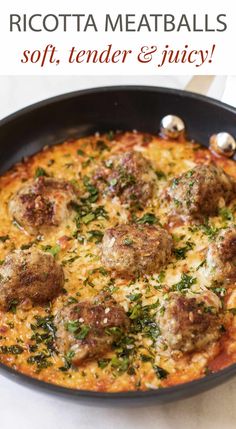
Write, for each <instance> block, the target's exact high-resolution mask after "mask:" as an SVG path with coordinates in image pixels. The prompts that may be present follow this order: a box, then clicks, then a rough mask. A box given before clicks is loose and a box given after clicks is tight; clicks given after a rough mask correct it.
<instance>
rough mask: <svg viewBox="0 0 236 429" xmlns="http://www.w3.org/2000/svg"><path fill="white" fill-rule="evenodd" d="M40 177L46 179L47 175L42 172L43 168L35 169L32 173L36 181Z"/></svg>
mask: <svg viewBox="0 0 236 429" xmlns="http://www.w3.org/2000/svg"><path fill="white" fill-rule="evenodd" d="M41 176H44V177H48V173H47V172H46V170H44V168H43V167H37V168H36V170H35V173H34V177H35V179H37V178H38V177H41Z"/></svg>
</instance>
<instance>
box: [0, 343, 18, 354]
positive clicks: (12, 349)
mask: <svg viewBox="0 0 236 429" xmlns="http://www.w3.org/2000/svg"><path fill="white" fill-rule="evenodd" d="M23 351H24V349H23V347H21V346H19V345H18V344H13V345H12V346H1V347H0V353H2V354H11V355H20V354H21V353H23Z"/></svg>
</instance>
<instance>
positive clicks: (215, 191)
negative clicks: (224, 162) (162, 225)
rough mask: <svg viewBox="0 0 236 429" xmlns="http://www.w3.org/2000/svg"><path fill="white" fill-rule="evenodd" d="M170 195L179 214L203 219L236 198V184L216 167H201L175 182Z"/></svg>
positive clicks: (174, 209) (174, 180)
mask: <svg viewBox="0 0 236 429" xmlns="http://www.w3.org/2000/svg"><path fill="white" fill-rule="evenodd" d="M168 195H169V197H170V199H171V202H172V209H173V211H174V212H175V213H177V214H179V215H181V216H185V217H186V216H187V217H190V218H193V219H199V220H201V219H202V218H203V217H205V216H211V215H214V214H216V213H217V211H218V209H219V206H220V203H221V202H222V203H223V204H224V203H225V204H227V203H229V201H230V200H231V199H232V198H233V197H234V196H236V182H235V180H234V179H233V178H232V177H231V176H229V175H228V174H226V173H225V172H224V171H223V170H222V169H221V168H219V167H217V166H215V165H213V164H210V165H198V166H196V167H194V168H193V169H192V170H189V171H187V172H186V173H184V174H182V175H181V176H179V177H176V178H175V179H173V180H172V182H171V185H170V188H169V189H168Z"/></svg>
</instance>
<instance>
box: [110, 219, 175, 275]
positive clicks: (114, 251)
mask: <svg viewBox="0 0 236 429" xmlns="http://www.w3.org/2000/svg"><path fill="white" fill-rule="evenodd" d="M171 250H172V237H171V236H170V235H169V234H168V232H167V231H166V230H165V229H163V228H161V227H159V226H151V225H125V224H124V225H118V226H117V227H114V228H109V229H107V230H106V231H105V234H104V236H103V240H102V263H103V265H104V266H105V268H107V269H109V270H111V271H114V272H115V273H118V274H119V275H124V276H134V275H138V274H151V273H154V272H158V271H159V270H160V269H161V268H163V267H164V266H165V265H166V263H167V262H168V260H169V258H170V255H171Z"/></svg>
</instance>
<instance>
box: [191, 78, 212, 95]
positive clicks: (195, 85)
mask: <svg viewBox="0 0 236 429" xmlns="http://www.w3.org/2000/svg"><path fill="white" fill-rule="evenodd" d="M214 79H215V76H213V75H211V76H202V75H201V76H200V75H197V76H193V77H192V79H191V80H190V81H189V82H188V83H187V85H186V86H185V88H184V89H185V91H190V92H196V93H198V94H202V95H207V94H208V92H209V90H210V88H211V86H212V84H213V82H214Z"/></svg>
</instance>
